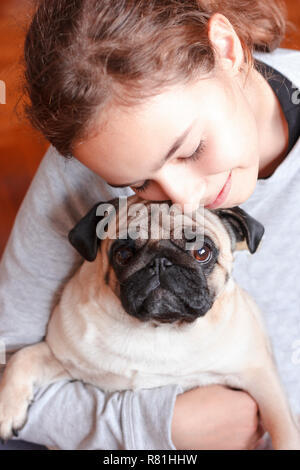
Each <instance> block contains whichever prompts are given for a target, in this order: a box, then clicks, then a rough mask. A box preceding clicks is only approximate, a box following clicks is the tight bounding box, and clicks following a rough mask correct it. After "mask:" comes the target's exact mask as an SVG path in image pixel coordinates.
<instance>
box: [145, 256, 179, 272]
mask: <svg viewBox="0 0 300 470" xmlns="http://www.w3.org/2000/svg"><path fill="white" fill-rule="evenodd" d="M172 264H173V263H172V262H171V261H170V260H169V259H168V258H155V259H154V260H152V262H151V263H150V264H149V269H151V270H153V271H154V272H155V273H157V272H160V271H164V270H165V269H166V268H167V267H169V266H172Z"/></svg>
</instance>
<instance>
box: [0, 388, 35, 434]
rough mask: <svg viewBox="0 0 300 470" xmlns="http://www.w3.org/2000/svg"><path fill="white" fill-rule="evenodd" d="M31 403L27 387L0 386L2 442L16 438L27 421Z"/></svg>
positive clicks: (30, 394) (0, 432)
mask: <svg viewBox="0 0 300 470" xmlns="http://www.w3.org/2000/svg"><path fill="white" fill-rule="evenodd" d="M32 401H33V394H32V390H30V388H28V387H24V386H23V387H18V388H16V387H12V386H9V385H6V386H4V387H1V386H0V438H1V441H2V442H5V441H7V440H8V439H11V438H12V436H18V431H19V430H20V429H21V428H22V427H23V426H24V424H25V422H26V419H27V411H28V407H29V405H30V404H31V403H32Z"/></svg>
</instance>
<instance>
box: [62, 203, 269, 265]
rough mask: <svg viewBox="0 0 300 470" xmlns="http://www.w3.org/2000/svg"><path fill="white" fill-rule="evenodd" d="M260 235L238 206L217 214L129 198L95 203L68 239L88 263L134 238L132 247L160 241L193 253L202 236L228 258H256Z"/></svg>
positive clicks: (255, 222)
mask: <svg viewBox="0 0 300 470" xmlns="http://www.w3.org/2000/svg"><path fill="white" fill-rule="evenodd" d="M263 234H264V227H263V225H262V224H261V223H260V222H259V221H258V220H256V219H254V218H253V217H251V216H250V215H249V214H247V213H246V212H245V211H244V210H243V209H241V208H240V207H238V206H236V207H232V208H229V209H217V210H209V209H205V208H204V207H203V206H200V207H199V208H198V209H196V210H193V211H190V210H189V207H184V209H182V208H181V207H180V206H179V205H177V204H172V203H171V201H163V202H153V201H148V200H143V199H140V197H139V196H137V195H134V196H131V197H129V198H115V199H112V200H111V201H109V202H103V203H102V202H101V203H98V204H95V205H94V206H93V207H92V208H91V209H90V211H89V212H88V213H87V214H86V215H84V216H83V217H82V218H81V219H80V220H79V221H78V222H77V224H76V225H75V226H74V227H73V229H72V230H71V231H70V232H69V235H68V237H69V241H70V243H71V244H72V245H73V247H74V248H75V249H76V250H77V251H78V252H79V253H80V254H81V255H82V256H83V257H84V258H85V259H86V260H87V261H94V260H95V258H96V256H97V251H98V247H99V245H103V242H105V246H107V243H108V241H109V240H110V241H111V242H113V241H114V240H116V239H121V240H122V239H125V240H126V239H127V240H128V239H134V240H135V242H136V246H137V245H138V244H142V243H145V242H146V241H148V243H149V242H154V241H155V240H163V239H165V240H169V241H170V242H172V243H174V242H176V243H177V244H178V245H179V246H182V247H183V244H184V248H185V249H193V248H192V246H191V244H193V243H195V244H196V246H195V245H194V249H199V248H201V247H202V246H203V242H204V238H205V236H206V237H209V238H210V239H211V241H212V242H213V243H214V244H215V246H216V248H218V249H219V250H220V252H222V253H224V254H225V256H227V255H226V253H227V252H229V251H231V252H233V251H234V250H237V249H238V250H239V249H248V250H249V251H250V253H255V251H256V250H257V249H258V247H259V244H260V242H261V239H262V237H263ZM194 239H195V240H194ZM186 242H188V243H189V246H187V245H186ZM229 247H230V248H229Z"/></svg>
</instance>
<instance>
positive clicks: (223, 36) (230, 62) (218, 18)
mask: <svg viewBox="0 0 300 470" xmlns="http://www.w3.org/2000/svg"><path fill="white" fill-rule="evenodd" d="M208 37H209V40H210V42H211V44H212V45H213V48H214V50H215V52H216V53H217V57H216V59H217V61H218V62H220V64H221V66H222V68H224V69H226V70H230V71H231V72H233V74H234V75H235V74H237V73H238V72H239V71H240V69H241V67H242V66H243V63H244V51H243V47H242V44H241V41H240V38H239V37H238V35H237V33H236V31H235V29H234V27H233V26H232V24H231V23H230V21H229V20H228V18H227V17H226V16H224V15H222V14H221V13H214V14H213V15H212V16H211V17H210V19H209V22H208Z"/></svg>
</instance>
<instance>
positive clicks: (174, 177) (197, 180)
mask: <svg viewBox="0 0 300 470" xmlns="http://www.w3.org/2000/svg"><path fill="white" fill-rule="evenodd" d="M169 170H170V169H169ZM176 170H177V169H176ZM156 181H157V183H158V184H159V186H160V187H161V189H162V191H163V192H164V194H165V195H166V196H167V199H170V200H171V201H172V203H173V204H178V205H180V206H181V208H182V210H183V209H184V206H186V209H187V210H195V209H198V207H199V205H200V204H204V200H205V194H206V182H205V180H204V178H203V177H199V176H197V175H195V174H191V172H184V171H182V169H181V171H172V172H170V171H168V172H166V173H164V174H162V175H160V177H159V178H157V180H156Z"/></svg>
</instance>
